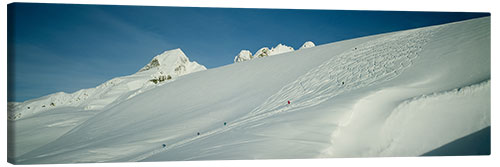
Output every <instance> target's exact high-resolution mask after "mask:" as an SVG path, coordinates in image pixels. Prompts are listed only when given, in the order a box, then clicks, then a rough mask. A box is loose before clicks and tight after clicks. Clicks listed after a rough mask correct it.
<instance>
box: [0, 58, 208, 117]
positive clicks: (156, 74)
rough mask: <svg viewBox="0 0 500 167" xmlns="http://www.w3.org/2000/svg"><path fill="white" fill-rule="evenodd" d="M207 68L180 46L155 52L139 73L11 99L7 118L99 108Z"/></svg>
mask: <svg viewBox="0 0 500 167" xmlns="http://www.w3.org/2000/svg"><path fill="white" fill-rule="evenodd" d="M206 69H207V68H206V67H205V66H203V65H200V64H198V63H197V62H195V61H192V62H191V61H189V58H188V57H187V56H186V55H185V54H184V52H183V51H182V50H181V49H173V50H168V51H165V52H163V53H161V54H159V55H157V56H155V57H154V58H153V59H152V60H151V62H149V63H148V64H147V65H146V66H144V67H143V68H142V69H140V70H139V71H138V72H137V73H135V74H132V75H128V76H122V77H117V78H113V79H111V80H109V81H106V82H104V83H102V84H101V85H99V86H97V87H95V88H88V89H82V90H79V91H76V92H74V93H65V92H58V93H54V94H50V95H47V96H43V97H40V98H36V99H32V100H28V101H25V102H22V103H10V104H9V107H8V111H9V116H8V118H9V120H17V119H20V118H22V117H26V116H29V115H34V114H36V113H39V112H42V111H47V110H53V109H56V108H59V107H79V108H83V109H84V110H99V109H103V108H105V107H107V106H108V105H110V104H113V102H115V101H117V100H119V99H123V98H131V97H133V96H135V95H138V94H141V93H142V92H144V91H146V90H149V89H152V88H154V87H156V86H158V85H162V84H163V83H165V82H171V81H173V80H175V78H177V77H179V76H182V75H187V74H190V73H193V72H198V71H203V70H206Z"/></svg>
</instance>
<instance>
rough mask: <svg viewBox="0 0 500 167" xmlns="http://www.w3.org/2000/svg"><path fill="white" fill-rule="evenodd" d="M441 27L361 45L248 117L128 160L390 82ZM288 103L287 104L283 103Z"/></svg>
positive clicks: (288, 87)
mask: <svg viewBox="0 0 500 167" xmlns="http://www.w3.org/2000/svg"><path fill="white" fill-rule="evenodd" d="M440 27H442V26H433V27H427V28H420V29H414V30H407V31H402V32H396V33H393V34H388V35H387V36H384V37H380V38H378V39H375V40H372V41H368V42H365V43H362V44H360V45H358V46H356V47H355V48H351V49H349V50H347V51H345V52H343V53H341V54H340V55H338V56H336V55H333V57H332V58H331V59H330V60H329V61H327V62H325V63H323V64H321V65H320V66H318V67H316V68H313V69H312V70H310V71H309V72H307V73H306V74H305V75H303V76H301V77H299V78H298V79H297V80H295V81H294V82H292V83H290V84H288V85H285V86H284V87H283V88H282V89H281V90H280V91H278V92H277V93H276V94H274V95H272V96H270V97H269V98H268V99H267V100H266V101H265V102H264V103H263V104H262V105H260V106H258V107H256V108H255V109H254V110H252V111H251V112H250V113H249V114H248V115H246V116H243V117H241V118H240V119H238V120H235V121H231V124H228V125H227V126H224V127H221V128H218V129H214V130H212V131H208V132H205V133H201V134H200V135H198V136H196V137H193V138H189V139H186V140H182V141H179V142H177V143H171V144H168V145H167V147H166V148H160V149H155V150H153V151H150V152H146V153H144V154H142V155H140V156H138V157H136V158H133V159H131V160H130V161H141V160H144V159H147V158H148V157H151V156H153V155H156V154H158V153H161V152H165V151H168V150H171V149H173V148H179V147H182V146H183V145H186V144H189V143H191V142H193V141H196V140H199V139H204V138H208V137H210V136H212V135H214V134H220V133H223V132H226V131H228V130H231V129H234V128H236V127H241V126H242V125H245V124H248V123H251V122H255V121H259V120H262V119H265V118H268V117H270V116H273V115H275V114H278V113H283V112H291V111H296V110H299V109H303V108H307V107H310V106H314V105H317V104H320V103H322V102H324V101H326V100H328V99H331V98H333V97H335V96H337V95H339V94H341V93H343V92H346V91H350V90H354V89H358V88H362V87H366V86H369V85H373V84H375V83H380V82H384V81H388V80H391V79H393V78H395V77H397V76H398V75H399V74H400V73H401V72H402V71H403V70H404V69H406V68H408V67H409V66H411V65H412V63H413V62H412V61H413V60H414V59H416V58H417V57H418V55H419V52H420V51H421V50H422V47H423V46H424V45H425V44H426V43H427V42H428V40H429V39H430V38H431V37H432V35H433V34H434V33H435V32H436V31H438V30H439V28H440ZM287 100H290V101H291V104H290V105H288V104H286V101H287Z"/></svg>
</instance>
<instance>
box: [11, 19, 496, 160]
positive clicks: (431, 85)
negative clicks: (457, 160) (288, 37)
mask: <svg viewBox="0 0 500 167" xmlns="http://www.w3.org/2000/svg"><path fill="white" fill-rule="evenodd" d="M490 47H491V46H490V17H483V18H478V19H471V20H466V21H461V22H455V23H449V24H443V25H437V26H430V27H423V28H418V29H412V30H407V31H399V32H392V33H386V34H379V35H374V36H367V37H362V38H357V39H351V40H345V41H340V42H335V43H330V44H325V45H318V46H314V43H312V42H310V43H309V42H306V44H304V46H303V47H301V49H299V50H295V51H294V49H293V48H291V47H287V46H285V45H281V44H280V45H278V46H277V47H275V48H273V49H271V50H269V49H268V48H263V49H260V50H259V51H258V52H257V53H256V54H255V55H254V57H256V56H257V57H260V58H258V59H252V60H251V61H246V60H250V59H251V58H252V55H251V53H250V51H244V52H243V51H242V52H240V54H239V55H238V56H236V57H235V62H238V63H234V64H231V65H227V66H223V67H219V68H214V69H209V70H205V69H206V68H205V67H203V66H201V65H199V64H197V63H195V62H190V61H189V59H188V58H187V57H186V56H185V55H184V53H182V51H181V50H180V49H177V50H172V51H167V52H165V53H163V54H161V55H159V56H157V57H155V58H154V59H153V60H152V61H151V63H149V64H148V65H146V66H145V67H144V68H142V69H141V70H140V71H139V72H138V73H136V74H133V75H130V76H125V77H119V78H115V79H113V80H111V81H108V82H106V83H104V84H103V85H100V86H98V87H97V88H91V89H84V90H82V91H78V92H75V93H73V94H65V93H58V94H55V95H49V96H48V97H42V98H39V99H34V100H30V101H27V102H24V103H11V104H9V106H10V107H11V108H9V114H10V118H12V119H10V120H9V125H8V126H9V140H8V142H9V144H8V149H9V154H8V156H9V161H10V162H13V163H16V164H35V163H84V162H123V161H182V160H229V159H281V158H331V157H380V156H421V155H424V154H426V153H429V152H431V151H433V150H435V149H438V148H440V149H446V148H450V147H463V146H464V145H463V144H462V145H461V146H457V145H460V144H459V143H460V142H454V141H457V140H459V139H461V138H464V137H467V136H469V135H471V134H477V133H476V132H479V131H481V132H483V131H482V130H484V129H487V128H489V127H490V113H491V111H490V103H491V101H490V92H491V91H490V85H491V82H490ZM270 51H272V52H275V53H276V54H270V53H269V52H270ZM278 53H279V54H278ZM261 54H268V55H267V56H259V55H261ZM269 54H270V55H273V56H270V55H269ZM162 64H163V65H162ZM165 64H167V65H165ZM179 71H180V72H179ZM186 74H189V75H186ZM162 76H164V77H162ZM168 76H170V77H171V79H168ZM160 80H162V81H160ZM155 81H156V82H155ZM84 93H86V94H87V95H88V98H85V100H82V101H83V102H74V100H75V97H82V94H84ZM56 97H61V98H56ZM47 99H49V100H47ZM57 99H63V100H57ZM69 100H73V101H72V102H73V103H70V102H69ZM51 101H55V102H54V103H55V106H50V103H49V102H51ZM288 101H290V104H288V103H287V102H288ZM43 104H45V105H46V106H45V107H43V109H41V108H42V107H40V106H41V105H43ZM28 106H30V107H31V108H30V110H28V109H27V107H28ZM34 106H37V107H34ZM481 134H483V133H481ZM487 135H488V137H487V138H489V131H488V134H487ZM474 136H477V135H474ZM487 142H489V140H488V141H487ZM449 143H454V145H452V146H450V145H447V144H449ZM457 143H458V144H457ZM163 144H165V147H164V146H163ZM443 146H446V147H443ZM469 147H470V145H469ZM473 147H474V146H473ZM477 149H482V150H484V149H486V154H489V149H490V148H489V147H488V148H477ZM445 152H446V151H445ZM448 153H449V152H448ZM481 153H482V154H484V152H481ZM464 154H474V153H473V152H466V153H464ZM449 155H454V154H453V153H450V154H449Z"/></svg>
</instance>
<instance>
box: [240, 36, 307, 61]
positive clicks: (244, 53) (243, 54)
mask: <svg viewBox="0 0 500 167" xmlns="http://www.w3.org/2000/svg"><path fill="white" fill-rule="evenodd" d="M314 46H315V45H314V43H313V42H311V41H307V42H306V43H304V45H302V47H300V49H303V48H310V47H314ZM292 51H294V49H293V48H292V47H290V46H286V45H283V44H281V43H280V44H278V45H276V47H274V48H271V49H269V48H268V47H263V48H260V49H259V50H258V51H257V52H255V54H254V55H253V56H252V53H251V52H250V51H249V50H241V51H240V53H239V54H238V55H236V56H235V57H234V62H235V63H236V62H242V61H247V60H252V59H254V58H260V57H267V56H273V55H277V54H282V53H286V52H292Z"/></svg>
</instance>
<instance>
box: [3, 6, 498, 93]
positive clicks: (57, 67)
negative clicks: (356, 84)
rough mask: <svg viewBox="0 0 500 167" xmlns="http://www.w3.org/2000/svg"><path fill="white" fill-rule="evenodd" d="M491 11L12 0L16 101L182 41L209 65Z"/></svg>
mask: <svg viewBox="0 0 500 167" xmlns="http://www.w3.org/2000/svg"><path fill="white" fill-rule="evenodd" d="M482 16H489V14H488V13H457V12H393V11H347V10H344V11H343V10H282V9H281V10H277V9H228V8H181V7H143V6H100V5H63V4H30V3H15V4H10V5H9V6H8V41H7V44H8V77H9V78H8V101H18V102H21V101H25V100H29V99H32V98H37V97H41V96H44V95H48V94H51V93H55V92H60V91H64V92H68V93H71V92H74V91H77V90H80V89H83V88H91V87H95V86H97V85H99V84H101V83H103V82H105V81H107V80H109V79H112V78H114V77H119V76H124V75H130V74H133V73H135V72H136V71H138V70H139V69H140V68H141V67H143V66H144V65H145V64H147V63H148V62H149V61H150V60H151V59H152V58H153V57H154V56H155V55H157V54H160V53H162V52H163V51H165V50H170V49H175V48H181V49H182V50H183V51H184V52H185V53H186V55H187V56H188V57H189V58H190V59H191V60H194V61H197V62H198V63H200V64H202V65H205V66H206V67H207V68H209V69H210V68H216V67H220V66H224V65H228V64H231V63H232V62H233V58H234V56H235V55H236V54H238V53H239V51H240V50H242V49H247V50H250V51H251V52H252V53H255V52H256V51H257V50H258V49H259V48H261V47H264V46H267V47H273V46H276V45H277V44H278V43H283V44H286V45H288V46H292V47H294V48H295V49H297V48H299V47H300V46H301V45H302V44H303V43H304V42H305V41H309V40H311V41H313V42H314V43H316V45H321V44H326V43H331V42H335V41H341V40H345V39H351V38H356V37H362V36H367V35H373V34H380V33H385V32H392V31H398V30H405V29H412V28H417V27H423V26H429V25H437V24H443V23H449V22H454V21H460V20H466V19H470V18H476V17H482Z"/></svg>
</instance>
